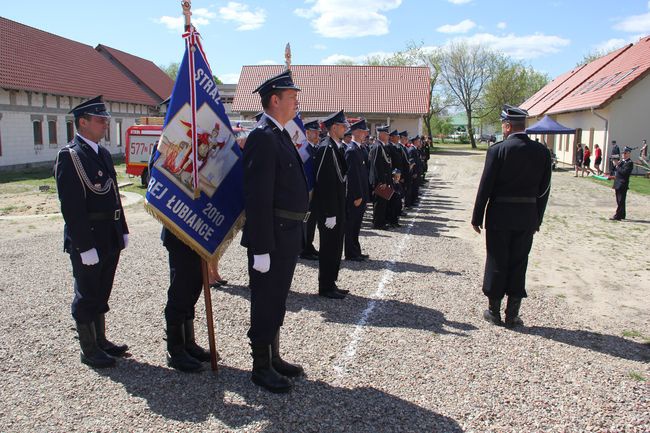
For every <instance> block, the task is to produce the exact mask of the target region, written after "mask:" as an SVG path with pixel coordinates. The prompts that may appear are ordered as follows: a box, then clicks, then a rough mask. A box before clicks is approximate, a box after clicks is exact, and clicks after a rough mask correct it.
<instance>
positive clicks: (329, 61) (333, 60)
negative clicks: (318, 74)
mask: <svg viewBox="0 0 650 433" xmlns="http://www.w3.org/2000/svg"><path fill="white" fill-rule="evenodd" d="M392 55H393V53H387V52H385V51H376V52H374V53H369V54H364V55H361V56H348V55H346V54H332V55H331V56H327V57H325V58H324V59H322V60H321V61H320V64H321V65H336V64H337V63H339V62H342V61H343V62H352V63H356V64H364V63H365V62H366V60H367V59H368V57H373V58H376V57H379V58H388V57H390V56H392Z"/></svg>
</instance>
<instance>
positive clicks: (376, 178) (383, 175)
mask: <svg viewBox="0 0 650 433" xmlns="http://www.w3.org/2000/svg"><path fill="white" fill-rule="evenodd" d="M387 147H388V146H385V145H384V144H382V142H381V141H379V140H377V141H375V144H373V145H372V148H371V149H370V156H369V158H370V184H371V185H372V186H373V187H376V186H377V185H379V184H381V183H385V184H388V185H390V184H391V183H392V181H393V176H392V173H391V172H392V169H391V167H392V166H391V159H390V154H389V153H388V151H387V150H386V148H387Z"/></svg>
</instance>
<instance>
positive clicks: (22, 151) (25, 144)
mask: <svg viewBox="0 0 650 433" xmlns="http://www.w3.org/2000/svg"><path fill="white" fill-rule="evenodd" d="M12 93H13V94H12ZM83 100H85V98H84V99H83ZM28 102H31V106H30V105H28ZM81 102H82V98H77V97H69V96H59V95H49V94H48V95H43V94H41V93H36V92H31V95H28V93H27V92H25V91H7V90H4V89H0V143H1V146H2V155H0V168H2V167H9V166H15V165H25V164H41V163H48V162H52V161H54V160H55V159H56V155H57V153H58V151H59V149H61V148H62V147H64V146H65V145H66V144H67V143H68V140H67V129H66V121H67V120H68V119H72V116H71V115H70V114H67V113H68V111H69V110H70V108H71V107H74V106H76V105H78V104H80V103H81ZM112 106H113V107H114V108H118V110H113V112H112V113H111V114H112V115H113V117H112V119H111V124H110V130H111V131H110V138H111V140H110V141H107V142H104V141H102V145H104V146H105V147H106V148H107V149H108V150H109V152H111V153H112V154H114V155H119V154H123V153H124V145H125V132H126V130H127V129H128V128H129V127H130V126H133V125H135V120H136V118H138V117H141V116H146V115H148V113H149V107H148V106H146V105H142V104H125V103H114V104H112ZM152 108H153V107H152ZM127 110H128V111H127ZM34 117H36V118H38V119H41V131H42V137H43V144H42V145H35V144H34V134H33V125H32V119H33V118H34ZM52 118H54V119H56V142H53V143H50V140H49V130H48V119H52ZM118 120H119V121H121V128H120V129H121V134H120V136H121V140H117V137H116V134H117V121H118ZM118 142H119V143H120V145H119V146H118Z"/></svg>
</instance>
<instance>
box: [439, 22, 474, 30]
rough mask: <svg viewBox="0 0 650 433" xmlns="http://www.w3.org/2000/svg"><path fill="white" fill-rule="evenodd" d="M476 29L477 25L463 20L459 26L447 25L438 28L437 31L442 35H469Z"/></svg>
mask: <svg viewBox="0 0 650 433" xmlns="http://www.w3.org/2000/svg"><path fill="white" fill-rule="evenodd" d="M474 27H476V23H475V22H474V21H472V20H463V21H461V22H459V23H458V24H445V25H444V26H440V27H438V28H437V29H436V30H437V31H439V32H440V33H467V32H469V31H470V30H472V29H473V28H474Z"/></svg>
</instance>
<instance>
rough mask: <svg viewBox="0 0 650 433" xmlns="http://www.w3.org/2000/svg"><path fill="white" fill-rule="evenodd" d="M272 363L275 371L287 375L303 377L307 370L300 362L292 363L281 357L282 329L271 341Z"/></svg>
mask: <svg viewBox="0 0 650 433" xmlns="http://www.w3.org/2000/svg"><path fill="white" fill-rule="evenodd" d="M271 365H273V368H274V369H275V371H277V372H278V373H280V374H281V375H283V376H287V377H301V376H303V375H304V374H305V370H303V368H302V367H301V366H300V365H298V364H291V363H288V362H286V361H285V360H283V359H282V358H280V330H279V329H278V333H277V334H275V338H274V339H273V342H272V343H271Z"/></svg>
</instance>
